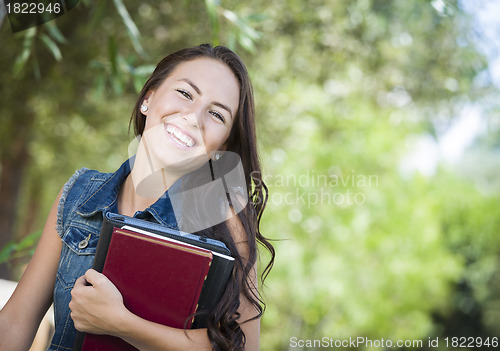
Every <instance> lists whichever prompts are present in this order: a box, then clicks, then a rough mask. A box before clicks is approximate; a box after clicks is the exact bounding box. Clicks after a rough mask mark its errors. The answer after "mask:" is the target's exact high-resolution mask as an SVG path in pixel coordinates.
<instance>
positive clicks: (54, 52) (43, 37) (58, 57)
mask: <svg viewBox="0 0 500 351" xmlns="http://www.w3.org/2000/svg"><path fill="white" fill-rule="evenodd" d="M40 39H41V40H42V41H43V43H44V44H45V46H46V47H47V49H49V51H50V52H51V53H52V56H54V58H55V59H56V61H61V60H62V54H61V50H59V47H58V46H57V44H56V43H55V42H54V41H53V40H52V39H50V37H49V36H48V35H46V34H42V35H40Z"/></svg>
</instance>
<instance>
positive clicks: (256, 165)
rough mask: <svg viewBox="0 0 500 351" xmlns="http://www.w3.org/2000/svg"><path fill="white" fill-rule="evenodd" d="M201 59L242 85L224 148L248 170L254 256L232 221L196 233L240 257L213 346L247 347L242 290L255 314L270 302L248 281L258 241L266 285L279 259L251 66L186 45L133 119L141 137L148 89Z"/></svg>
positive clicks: (212, 329) (245, 215)
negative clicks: (267, 219)
mask: <svg viewBox="0 0 500 351" xmlns="http://www.w3.org/2000/svg"><path fill="white" fill-rule="evenodd" d="M197 58H210V59H214V60H217V61H219V62H222V63H224V64H225V65H226V66H227V67H229V68H230V69H231V71H232V72H233V74H234V75H235V77H236V79H237V80H238V83H239V88H240V98H239V105H238V111H237V112H236V114H235V120H234V123H233V126H232V129H231V132H230V134H229V137H228V139H227V141H226V143H225V150H226V151H229V152H234V153H236V154H238V155H239V157H240V158H241V162H242V165H243V169H244V174H245V182H246V189H247V190H248V199H249V201H248V203H247V205H246V207H245V208H244V209H243V210H242V211H241V212H239V213H238V217H239V219H240V221H241V223H242V225H243V227H244V229H245V234H246V241H247V245H248V249H249V257H248V259H246V258H245V257H242V256H241V255H240V254H239V253H238V250H237V246H236V243H235V242H234V239H233V237H232V235H231V232H230V230H229V228H228V226H227V223H224V222H223V223H220V224H217V225H215V226H213V227H210V228H208V229H204V230H201V231H200V232H198V233H197V234H199V235H206V236H208V237H212V238H214V239H218V240H222V241H223V242H224V243H225V244H226V245H227V246H228V248H229V250H230V251H231V253H232V254H233V256H234V258H235V266H234V267H235V268H234V269H233V274H232V278H231V279H230V281H229V282H228V285H227V287H226V290H225V292H224V295H223V296H222V299H221V301H220V302H219V303H218V304H217V306H216V308H215V310H214V311H209V314H208V321H207V328H208V337H209V339H210V342H211V344H212V347H213V349H214V350H243V349H244V346H245V335H244V333H243V331H242V330H241V328H240V324H242V323H245V322H247V321H243V320H240V316H239V313H238V312H237V310H238V308H239V306H240V294H243V296H244V297H245V298H247V299H248V300H249V301H250V302H251V304H252V305H253V306H254V307H255V312H256V314H255V317H253V318H251V319H250V320H253V319H256V318H260V316H261V315H262V313H263V311H264V309H265V303H264V301H263V300H262V298H261V296H260V294H259V293H257V292H256V291H257V289H256V287H254V286H252V284H251V283H249V279H248V276H249V274H250V272H251V270H252V268H253V266H254V264H255V263H256V261H257V242H260V243H261V245H262V246H263V247H265V248H266V249H267V250H268V251H269V253H270V259H269V262H268V264H267V265H266V267H265V269H264V270H263V271H262V275H261V282H262V283H263V282H264V280H265V279H266V277H267V275H268V274H269V272H270V270H271V268H272V266H273V263H274V257H275V251H274V248H273V246H272V245H271V243H270V242H269V241H268V240H267V239H266V238H265V237H264V236H263V235H262V234H261V232H260V229H259V227H260V220H261V217H262V213H263V211H264V208H265V206H266V202H267V198H268V191H267V187H266V185H265V183H264V181H263V179H262V172H261V166H260V161H259V157H258V152H257V138H256V131H255V106H254V98H253V91H252V85H251V82H250V78H249V75H248V72H247V69H246V67H245V65H244V64H243V62H242V61H241V59H240V58H239V57H238V55H236V54H235V53H234V52H233V51H231V50H230V49H228V48H226V47H224V46H216V47H212V46H211V45H209V44H203V45H200V46H196V47H192V48H187V49H182V50H180V51H177V52H175V53H172V54H170V55H168V56H166V57H165V58H164V59H163V60H161V61H160V63H159V64H158V65H157V67H156V69H155V70H154V72H153V73H152V75H151V77H150V78H149V80H148V81H147V82H146V84H145V85H144V87H143V89H142V91H141V92H140V94H139V98H138V99H137V103H136V105H135V107H134V110H133V112H132V118H131V121H130V124H131V126H132V125H133V127H134V132H135V134H136V135H142V133H143V131H144V127H145V123H146V116H145V115H143V114H142V113H141V111H140V106H141V104H142V102H143V100H144V98H145V97H146V94H147V92H148V91H152V90H153V91H154V90H156V89H157V88H158V87H159V86H160V85H161V84H162V83H163V82H164V80H165V79H166V78H167V77H168V76H169V75H170V74H171V73H172V72H173V70H174V69H175V68H176V67H177V66H178V65H179V64H180V63H182V62H186V61H191V60H194V59H197Z"/></svg>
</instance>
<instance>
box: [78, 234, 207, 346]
mask: <svg viewBox="0 0 500 351" xmlns="http://www.w3.org/2000/svg"><path fill="white" fill-rule="evenodd" d="M211 262H212V253H211V252H210V251H209V250H205V249H202V248H198V247H195V246H191V245H186V244H183V243H180V242H178V241H175V240H170V239H168V238H163V237H160V236H155V235H154V234H153V235H152V236H149V235H145V234H141V233H136V232H132V231H129V230H125V229H119V228H114V229H113V234H112V237H111V241H110V244H109V248H108V251H107V256H106V261H105V264H104V269H103V274H104V275H105V276H106V277H108V278H109V280H111V281H112V282H113V284H115V285H116V287H117V288H118V290H120V292H121V294H122V296H123V301H124V304H125V307H127V308H128V309H129V310H130V311H131V312H132V313H134V314H136V315H138V316H139V317H142V318H144V319H147V320H149V321H152V322H155V323H160V324H163V325H167V326H170V327H174V328H188V329H189V328H190V327H191V323H192V322H193V318H190V317H191V316H192V315H193V314H194V313H195V312H196V308H197V303H198V299H199V297H200V292H201V288H202V286H203V283H204V281H205V278H206V276H207V274H208V271H209V268H210V264H211ZM188 318H189V320H188ZM82 350H85V351H99V350H103V351H104V350H106V351H115V350H116V351H119V350H120V351H123V350H137V349H136V348H135V347H133V346H132V345H130V344H128V343H126V342H125V341H123V340H122V339H120V338H116V337H113V336H109V335H94V334H86V335H85V339H84V341H83V346H82Z"/></svg>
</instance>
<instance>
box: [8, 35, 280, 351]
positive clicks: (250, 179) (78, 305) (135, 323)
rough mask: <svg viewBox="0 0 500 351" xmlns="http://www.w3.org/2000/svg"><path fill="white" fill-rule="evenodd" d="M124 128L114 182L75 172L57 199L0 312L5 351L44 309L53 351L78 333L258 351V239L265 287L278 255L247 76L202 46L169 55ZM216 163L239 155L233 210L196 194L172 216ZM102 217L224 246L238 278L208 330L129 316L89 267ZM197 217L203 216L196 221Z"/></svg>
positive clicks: (29, 335) (25, 339)
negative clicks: (266, 233) (267, 228)
mask: <svg viewBox="0 0 500 351" xmlns="http://www.w3.org/2000/svg"><path fill="white" fill-rule="evenodd" d="M131 124H133V125H134V129H135V133H136V135H138V136H141V137H142V138H141V143H140V144H139V148H138V151H137V154H136V155H135V157H133V158H131V160H129V161H126V162H125V163H124V164H123V165H122V166H121V167H120V169H119V170H117V171H116V172H115V173H107V174H106V173H101V172H98V171H91V170H88V169H85V168H83V169H81V170H79V171H77V172H76V173H75V175H74V176H73V177H71V179H70V180H69V181H68V182H67V183H66V184H65V186H64V187H63V189H62V190H61V192H60V193H59V195H58V197H57V199H56V201H55V203H54V205H53V207H52V210H51V211H50V214H49V216H48V219H47V222H46V224H45V227H44V230H43V234H42V237H41V239H40V242H39V244H38V246H37V249H36V251H35V254H34V255H33V258H32V259H31V261H30V264H29V265H28V267H27V269H26V271H25V273H24V275H23V277H22V278H21V280H20V282H19V284H18V286H17V289H16V291H15V292H14V294H13V295H12V297H11V299H10V300H9V302H8V303H7V304H6V306H5V307H4V309H3V310H2V311H1V312H0V349H1V350H22V351H24V350H27V349H28V348H29V346H30V345H31V342H32V340H33V338H34V335H35V333H36V330H37V327H38V324H39V323H40V320H41V319H42V317H43V315H44V314H45V312H46V311H47V309H48V307H49V306H50V304H51V303H52V302H54V310H55V321H56V327H55V329H56V330H55V335H54V338H53V340H52V343H51V345H50V347H49V350H69V349H71V347H72V346H73V342H74V338H75V334H76V331H77V330H80V331H84V332H89V333H94V334H108V335H114V336H117V337H120V338H122V339H123V340H125V341H127V342H128V343H130V344H132V345H133V346H135V347H136V348H138V349H139V350H205V349H206V350H211V349H215V350H243V349H245V350H258V349H259V329H260V322H259V318H260V316H261V314H262V311H263V308H262V306H261V303H262V300H261V299H260V295H259V293H258V289H257V286H258V284H257V280H258V278H257V263H256V262H257V241H258V242H260V243H261V244H263V245H264V246H265V247H266V248H267V249H268V250H269V251H270V253H271V260H270V263H269V264H268V265H267V267H266V269H264V273H263V275H262V279H264V278H265V276H266V274H267V273H268V272H269V269H270V268H271V267H272V263H273V261H274V249H273V247H272V245H271V244H270V243H269V242H268V241H267V240H266V238H264V237H263V236H262V235H261V233H260V231H259V222H260V218H261V216H262V212H263V210H264V207H265V203H266V199H267V194H266V190H267V189H266V188H265V185H264V183H263V182H262V178H261V170H260V164H259V160H258V157H257V146H256V136H255V119H254V101H253V93H252V88H251V83H250V80H249V77H248V73H247V71H246V68H245V66H244V65H243V63H242V62H241V60H240V59H239V57H238V56H237V55H236V54H235V53H233V52H232V51H230V50H229V49H227V48H225V47H222V46H218V47H215V48H212V47H211V46H209V45H206V44H205V45H201V46H199V47H194V48H188V49H183V50H180V51H178V52H176V53H173V54H171V55H168V56H167V57H165V58H164V59H163V60H162V61H161V62H160V63H159V64H158V66H157V67H156V69H155V71H154V72H153V74H152V75H151V77H150V79H149V80H148V81H147V82H146V84H145V86H144V88H143V89H142V91H141V93H140V95H139V98H138V100H137V103H136V105H135V108H134V110H133V113H132V120H131ZM224 153H227V154H232V155H237V156H238V159H239V161H240V164H241V166H242V167H241V169H242V172H241V174H242V176H241V177H240V178H241V179H242V183H243V184H236V185H235V184H230V185H229V186H228V187H226V192H228V193H229V192H231V194H229V195H230V198H231V199H232V200H233V201H232V202H231V201H229V205H227V206H219V205H220V204H223V203H224V201H223V200H221V199H220V198H217V196H216V195H214V194H216V193H217V192H211V190H210V189H211V188H210V186H209V187H208V188H207V189H208V190H206V193H204V194H202V195H201V196H196V198H198V199H200V203H203V204H204V205H203V206H198V207H199V209H198V210H196V211H194V212H189V215H186V213H187V212H183V211H179V209H182V208H185V209H187V208H188V206H186V203H185V202H186V201H184V202H182V201H180V204H177V202H178V201H177V200H176V201H174V200H173V199H174V195H175V194H182V191H179V189H181V190H182V189H188V188H190V189H191V190H192V189H199V187H193V186H191V187H189V186H188V187H185V186H184V185H185V184H187V183H186V181H185V180H186V179H199V177H198V176H193V174H194V175H196V174H201V173H203V172H200V171H199V170H202V169H204V167H205V166H206V165H210V167H211V168H210V169H216V167H215V165H217V163H218V162H219V163H220V162H222V159H224ZM221 155H223V156H222V157H221ZM221 169H224V167H221ZM215 173H216V172H215ZM212 177H214V172H212ZM215 177H217V175H215ZM236 178H238V177H236ZM188 183H189V182H188ZM195 183H196V182H195ZM230 183H231V182H230ZM236 183H238V181H236ZM179 184H181V186H180V187H179ZM173 189H176V191H175V192H173V191H172V190H173ZM202 189H204V188H202ZM235 189H237V190H235ZM224 195H227V194H224ZM175 198H176V199H177V198H179V197H178V196H177V197H175ZM201 198H204V199H205V200H206V199H208V200H207V201H201ZM227 199H229V196H227ZM206 204H209V206H205V205H206ZM210 204H212V206H210ZM189 207H193V203H192V202H191V203H190V206H189ZM194 207H197V206H196V205H194ZM213 208H217V209H218V211H215V212H219V213H220V212H222V214H219V217H221V218H222V220H217V219H214V216H211V215H210V213H213ZM106 211H112V212H118V213H121V214H124V215H129V216H135V217H137V218H142V219H146V220H149V221H154V222H158V223H161V224H163V225H167V226H171V227H174V228H179V227H181V226H180V223H182V224H183V225H184V228H195V230H196V231H197V234H202V235H207V236H209V237H212V238H215V239H218V240H222V241H223V242H224V243H225V244H226V245H227V246H228V248H229V249H230V251H231V252H232V254H233V256H234V257H235V266H234V267H235V268H234V270H233V274H232V277H231V279H230V281H229V282H228V285H227V287H226V291H225V292H224V295H223V297H222V300H221V301H220V302H219V303H218V305H217V306H216V308H215V310H214V311H211V312H210V315H209V318H208V326H207V328H203V329H190V330H184V329H174V328H170V327H167V326H163V325H159V324H155V323H152V322H150V321H147V320H144V319H142V318H140V317H138V316H136V315H134V314H132V313H131V312H130V311H128V310H127V309H126V307H125V306H124V305H123V299H122V296H121V294H120V292H119V291H118V290H117V289H116V287H115V286H114V285H113V283H112V282H111V281H109V280H108V279H107V278H106V276H104V275H103V274H101V273H98V272H97V271H95V270H92V269H90V267H91V265H92V261H93V256H94V253H95V247H96V244H97V240H98V235H99V230H100V226H101V224H102V216H103V213H105V212H106ZM203 212H204V213H206V214H207V213H208V215H205V216H204V215H202V214H200V215H198V214H199V213H203ZM193 214H194V215H193ZM192 217H196V218H194V219H193V218H192ZM215 217H217V215H215ZM200 218H201V219H200ZM211 219H212V220H211ZM186 223H191V224H190V226H189V225H188V226H186V225H187V224H186ZM181 229H182V227H181ZM54 286H55V288H54Z"/></svg>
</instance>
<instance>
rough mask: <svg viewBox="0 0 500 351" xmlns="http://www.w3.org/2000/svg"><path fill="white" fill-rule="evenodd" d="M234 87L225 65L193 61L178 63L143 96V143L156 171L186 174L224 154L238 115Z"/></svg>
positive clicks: (235, 86)
mask: <svg viewBox="0 0 500 351" xmlns="http://www.w3.org/2000/svg"><path fill="white" fill-rule="evenodd" d="M238 103H239V84H238V81H237V79H236V77H235V76H234V74H233V72H232V71H231V69H229V67H227V66H226V65H225V64H224V63H221V62H219V61H217V60H214V59H210V58H198V59H194V60H192V61H186V62H182V63H180V64H179V65H178V66H177V67H176V68H175V69H174V70H173V72H172V73H171V74H170V75H169V76H168V77H167V78H166V79H165V80H164V82H163V83H162V84H161V85H160V86H159V87H158V88H157V89H155V90H152V91H148V92H147V94H146V96H145V98H144V100H143V105H146V106H147V107H148V110H147V111H146V112H143V114H144V115H145V116H146V125H145V128H144V133H143V139H146V140H145V141H146V144H147V146H146V147H147V149H148V154H149V156H150V157H152V159H153V160H154V161H153V163H154V164H155V167H154V168H155V169H159V168H164V167H167V168H168V167H170V168H171V170H172V171H177V172H180V173H186V172H188V171H190V170H194V168H195V167H196V166H200V165H201V164H202V162H206V161H207V160H208V157H210V156H211V155H212V154H213V153H214V152H215V151H217V150H221V149H224V144H225V142H226V140H227V138H228V136H229V133H230V131H231V128H232V126H233V123H234V118H235V117H236V113H237V110H238Z"/></svg>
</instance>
